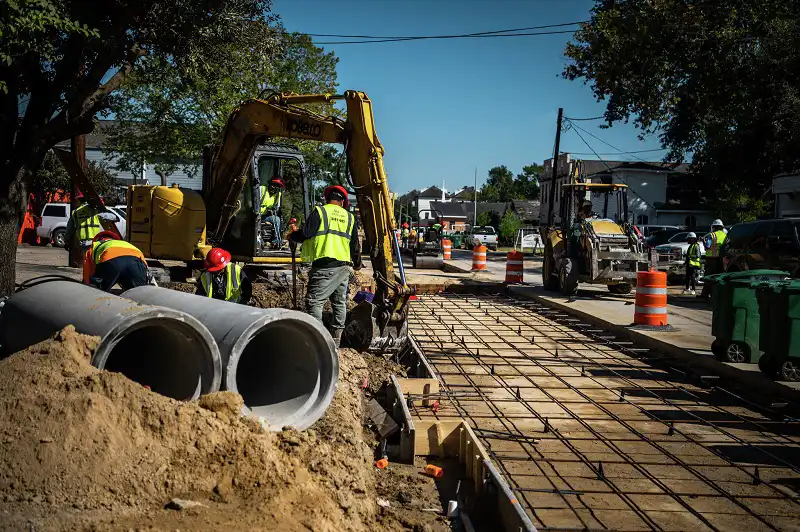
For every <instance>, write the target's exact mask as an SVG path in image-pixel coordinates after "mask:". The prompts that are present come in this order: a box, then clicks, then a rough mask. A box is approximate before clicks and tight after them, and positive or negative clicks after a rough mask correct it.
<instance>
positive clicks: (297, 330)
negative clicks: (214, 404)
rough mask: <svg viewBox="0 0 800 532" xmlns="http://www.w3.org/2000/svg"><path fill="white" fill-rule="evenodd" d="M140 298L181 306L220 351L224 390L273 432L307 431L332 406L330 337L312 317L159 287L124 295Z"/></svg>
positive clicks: (335, 365) (334, 365)
mask: <svg viewBox="0 0 800 532" xmlns="http://www.w3.org/2000/svg"><path fill="white" fill-rule="evenodd" d="M125 297H129V298H130V299H133V300H134V301H138V302H139V303H144V304H147V305H158V306H163V307H168V308H172V309H175V310H180V311H183V312H185V313H187V314H190V315H192V316H194V317H195V318H197V319H198V320H199V321H200V322H201V323H203V325H205V326H206V327H208V330H209V331H211V334H212V335H213V336H214V339H215V340H216V341H217V345H218V346H219V351H220V354H221V355H222V367H223V377H222V387H223V389H226V390H230V391H234V392H237V393H239V394H240V395H241V396H242V398H243V399H244V405H245V406H244V413H245V414H250V413H252V414H253V415H255V416H257V417H259V418H260V419H261V422H262V424H264V425H265V426H266V427H267V428H269V429H271V430H280V429H281V428H283V427H286V426H291V427H295V428H297V429H300V430H302V429H305V428H308V427H309V426H311V425H312V424H313V423H314V422H315V421H316V420H318V419H319V418H320V417H322V414H324V413H325V410H327V409H328V406H330V403H331V400H332V399H333V393H334V391H336V383H337V381H338V379H339V358H338V355H337V354H336V347H335V346H334V343H333V338H331V335H330V334H329V333H328V331H327V330H325V328H324V327H323V326H322V324H321V323H319V322H318V321H317V320H315V319H313V318H312V317H311V316H308V315H307V314H303V313H302V312H297V311H294V310H286V309H277V308H275V309H259V308H253V307H247V306H244V305H237V304H235V303H227V302H225V301H219V300H216V299H209V298H207V297H201V296H197V295H194V294H186V293H183V292H176V291H173V290H167V289H165V288H157V287H154V286H140V287H138V288H134V289H132V290H128V291H127V292H125Z"/></svg>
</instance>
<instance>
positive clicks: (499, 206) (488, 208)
mask: <svg viewBox="0 0 800 532" xmlns="http://www.w3.org/2000/svg"><path fill="white" fill-rule="evenodd" d="M508 206H509V204H508V203H505V202H502V201H498V202H491V201H479V202H478V214H481V213H484V212H492V211H494V212H496V213H497V214H500V215H503V214H505V212H506V211H507V210H508Z"/></svg>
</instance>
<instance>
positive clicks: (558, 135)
mask: <svg viewBox="0 0 800 532" xmlns="http://www.w3.org/2000/svg"><path fill="white" fill-rule="evenodd" d="M562 118H564V108H563V107H559V108H558V120H557V121H556V146H555V149H554V150H553V177H552V179H551V180H550V201H549V203H548V205H547V225H553V204H554V203H555V201H556V176H557V175H558V152H559V150H560V148H561V120H562Z"/></svg>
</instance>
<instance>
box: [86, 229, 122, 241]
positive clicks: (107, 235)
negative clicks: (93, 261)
mask: <svg viewBox="0 0 800 532" xmlns="http://www.w3.org/2000/svg"><path fill="white" fill-rule="evenodd" d="M98 240H119V235H117V234H116V233H115V232H113V231H100V232H99V233H97V234H96V235H94V238H93V239H92V242H97V241H98Z"/></svg>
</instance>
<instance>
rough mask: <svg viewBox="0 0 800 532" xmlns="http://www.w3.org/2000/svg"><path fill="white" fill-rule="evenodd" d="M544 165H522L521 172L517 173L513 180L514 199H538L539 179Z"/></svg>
mask: <svg viewBox="0 0 800 532" xmlns="http://www.w3.org/2000/svg"><path fill="white" fill-rule="evenodd" d="M542 172H544V166H542V165H539V164H535V163H534V164H529V165H527V166H523V167H522V173H519V174H517V178H516V179H515V180H514V190H515V197H514V199H525V200H535V199H539V180H540V178H541V175H542Z"/></svg>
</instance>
